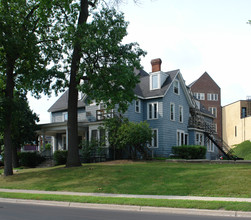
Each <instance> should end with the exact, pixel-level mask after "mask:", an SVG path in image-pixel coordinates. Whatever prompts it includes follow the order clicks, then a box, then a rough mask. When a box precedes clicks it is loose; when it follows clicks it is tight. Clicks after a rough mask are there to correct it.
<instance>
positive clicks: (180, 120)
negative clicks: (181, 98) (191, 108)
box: [179, 105, 183, 123]
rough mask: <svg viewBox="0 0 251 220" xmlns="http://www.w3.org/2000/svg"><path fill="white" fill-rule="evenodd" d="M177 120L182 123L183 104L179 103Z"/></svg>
mask: <svg viewBox="0 0 251 220" xmlns="http://www.w3.org/2000/svg"><path fill="white" fill-rule="evenodd" d="M179 122H180V123H183V106H181V105H179Z"/></svg>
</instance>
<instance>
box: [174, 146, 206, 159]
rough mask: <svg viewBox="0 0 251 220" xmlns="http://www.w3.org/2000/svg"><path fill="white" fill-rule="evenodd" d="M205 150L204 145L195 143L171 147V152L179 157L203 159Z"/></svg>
mask: <svg viewBox="0 0 251 220" xmlns="http://www.w3.org/2000/svg"><path fill="white" fill-rule="evenodd" d="M206 151H207V149H206V147H205V146H197V145H189V146H186V145H183V146H177V147H172V152H173V154H174V155H175V156H177V157H179V158H181V159H205V156H206Z"/></svg>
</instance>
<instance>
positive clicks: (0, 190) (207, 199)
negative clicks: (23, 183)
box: [0, 189, 251, 202]
mask: <svg viewBox="0 0 251 220" xmlns="http://www.w3.org/2000/svg"><path fill="white" fill-rule="evenodd" d="M0 192H12V193H15V192H16V193H30V194H51V195H73V196H99V197H116V198H144V199H180V200H201V201H228V202H251V198H232V197H202V196H163V195H132V194H111V193H80V192H62V191H40V190H23V189H0Z"/></svg>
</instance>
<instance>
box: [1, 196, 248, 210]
mask: <svg viewBox="0 0 251 220" xmlns="http://www.w3.org/2000/svg"><path fill="white" fill-rule="evenodd" d="M0 197H2V198H16V199H32V200H46V201H64V202H78V203H97V204H118V205H137V206H154V207H169V208H170V207H171V208H193V209H211V210H232V211H251V205H250V203H249V202H222V201H193V200H172V199H170V200H168V199H140V198H115V197H96V196H69V195H45V194H27V193H2V192H0Z"/></svg>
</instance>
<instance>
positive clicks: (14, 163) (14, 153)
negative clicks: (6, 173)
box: [12, 144, 19, 168]
mask: <svg viewBox="0 0 251 220" xmlns="http://www.w3.org/2000/svg"><path fill="white" fill-rule="evenodd" d="M17 149H18V148H17V147H16V146H15V145H14V144H13V147H12V166H13V168H17V167H19V163H18V156H17Z"/></svg>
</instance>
